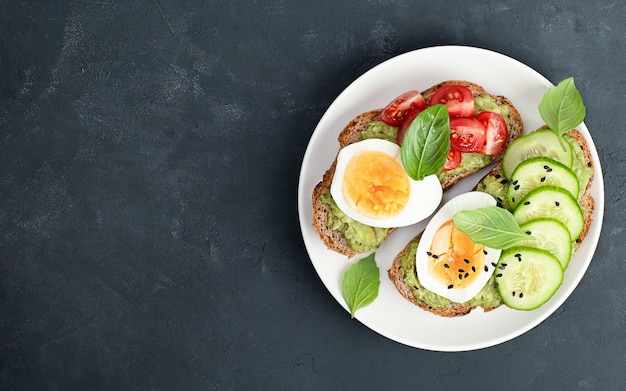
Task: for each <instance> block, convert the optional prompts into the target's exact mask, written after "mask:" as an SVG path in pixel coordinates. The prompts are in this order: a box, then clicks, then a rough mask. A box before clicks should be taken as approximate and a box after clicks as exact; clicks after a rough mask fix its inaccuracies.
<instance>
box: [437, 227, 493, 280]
mask: <svg viewBox="0 0 626 391" xmlns="http://www.w3.org/2000/svg"><path fill="white" fill-rule="evenodd" d="M483 251H484V246H483V245H481V244H476V243H474V242H473V241H472V239H470V237H469V236H467V235H466V234H464V233H463V232H461V231H459V230H458V229H457V228H456V227H455V226H454V222H453V221H452V220H448V221H446V222H445V223H443V224H442V225H441V227H439V229H438V230H437V232H436V233H435V235H434V236H433V241H432V243H431V247H430V253H431V254H430V257H431V260H432V262H429V271H430V274H431V275H432V276H434V277H435V278H436V279H438V280H439V281H440V282H441V283H442V284H445V285H446V286H447V287H448V288H449V289H452V288H464V287H466V286H468V285H470V284H471V283H472V282H473V281H474V280H475V279H476V277H478V275H479V273H481V272H482V271H483V270H482V269H483V268H484V262H485V254H484V252H483Z"/></svg>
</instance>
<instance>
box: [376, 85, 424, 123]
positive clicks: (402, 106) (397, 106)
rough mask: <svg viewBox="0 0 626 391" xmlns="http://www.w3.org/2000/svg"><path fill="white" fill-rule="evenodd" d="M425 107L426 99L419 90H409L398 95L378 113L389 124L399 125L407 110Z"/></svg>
mask: <svg viewBox="0 0 626 391" xmlns="http://www.w3.org/2000/svg"><path fill="white" fill-rule="evenodd" d="M425 108H426V101H425V100H424V98H423V97H422V94H420V93H419V91H415V90H411V91H407V92H405V93H404V94H402V95H400V96H399V97H397V98H396V99H394V100H393V101H392V102H391V103H389V104H388V105H387V107H385V108H384V109H383V111H382V112H381V113H380V119H381V120H382V121H383V122H384V123H386V124H387V125H391V126H400V124H402V120H403V119H404V117H405V116H406V114H407V113H408V112H411V111H415V110H417V111H422V110H424V109H425Z"/></svg>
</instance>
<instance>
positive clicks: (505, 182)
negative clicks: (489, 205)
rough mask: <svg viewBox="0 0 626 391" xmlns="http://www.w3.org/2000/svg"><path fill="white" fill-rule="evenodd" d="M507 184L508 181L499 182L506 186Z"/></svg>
mask: <svg viewBox="0 0 626 391" xmlns="http://www.w3.org/2000/svg"><path fill="white" fill-rule="evenodd" d="M507 182H508V181H507V180H506V179H503V180H501V181H500V183H502V184H503V185H506V184H507Z"/></svg>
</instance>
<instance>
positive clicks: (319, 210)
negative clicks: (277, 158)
mask: <svg viewBox="0 0 626 391" xmlns="http://www.w3.org/2000/svg"><path fill="white" fill-rule="evenodd" d="M453 84H456V85H463V86H466V87H467V88H469V89H470V90H471V91H472V93H473V94H474V96H480V95H484V94H487V91H485V89H484V88H483V87H481V86H479V85H477V84H475V83H471V82H468V81H464V80H448V81H445V82H442V83H439V84H436V85H434V86H432V87H430V88H428V89H427V90H424V91H423V92H422V96H423V97H424V99H425V100H426V101H427V102H428V101H429V100H430V97H431V96H432V94H433V93H434V92H435V91H436V90H437V89H439V88H441V87H444V86H447V85H453ZM490 96H491V97H492V98H493V99H494V100H495V101H496V102H497V103H498V105H507V106H508V107H509V117H510V120H509V123H510V129H509V139H508V142H507V145H508V144H510V143H511V142H512V141H513V140H515V139H516V138H518V137H520V136H521V135H522V133H523V130H524V128H523V121H522V117H521V116H520V114H519V112H518V111H517V109H516V108H515V106H513V104H512V102H511V101H510V100H509V99H507V98H506V97H504V96H497V95H491V94H490ZM381 111H382V110H381V109H377V110H371V111H368V112H364V113H361V114H359V115H357V116H356V117H355V118H353V119H352V120H351V121H350V122H349V123H348V124H347V125H346V126H345V127H344V129H343V130H342V131H341V133H340V134H339V136H338V137H337V140H338V141H339V148H340V149H341V148H344V147H345V146H347V145H349V144H352V143H355V142H357V141H359V140H360V138H361V133H362V132H363V131H364V130H365V129H367V126H368V124H369V123H370V122H372V121H374V120H376V119H378V118H379V115H380V112H381ZM501 159H502V154H500V155H497V156H494V157H493V158H492V160H491V162H492V163H493V162H498V161H500V160H501ZM336 162H337V160H336V158H335V161H334V162H333V163H332V165H331V168H329V169H328V170H327V171H326V173H325V174H324V176H323V178H322V180H321V181H320V182H319V183H318V184H317V186H316V187H315V189H314V190H313V194H312V202H313V212H312V213H313V228H314V229H315V231H316V232H317V233H318V235H319V236H320V238H321V239H322V241H323V242H324V244H325V245H326V247H328V248H329V249H330V250H333V251H335V252H338V253H340V254H343V255H345V256H347V257H349V258H351V257H354V256H355V255H357V254H359V252H357V251H355V250H354V249H352V248H351V247H350V245H349V244H348V241H347V240H346V238H345V236H344V235H343V234H342V233H341V232H339V231H336V230H332V229H330V228H328V226H327V224H326V223H327V222H328V213H329V211H330V208H329V206H328V205H326V204H324V203H323V202H322V201H321V200H320V196H321V195H322V194H324V193H325V192H326V191H328V189H330V185H331V183H332V179H333V175H334V172H335V165H336ZM480 169H481V168H477V169H474V170H469V171H466V172H463V173H460V174H457V175H452V176H450V177H448V178H447V179H446V180H445V181H444V182H443V183H442V184H441V186H442V188H443V190H447V189H449V188H450V187H452V186H453V185H454V184H456V183H457V182H458V181H460V180H461V179H463V178H465V177H467V176H470V175H472V174H474V173H476V172H478V171H479V170H480ZM394 230H395V228H392V229H390V230H389V234H391V233H392V232H393V231H394Z"/></svg>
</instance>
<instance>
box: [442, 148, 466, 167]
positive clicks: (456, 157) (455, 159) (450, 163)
mask: <svg viewBox="0 0 626 391" xmlns="http://www.w3.org/2000/svg"><path fill="white" fill-rule="evenodd" d="M461 155H462V153H461V152H460V151H457V150H456V149H452V148H450V152H448V158H447V159H446V164H444V165H443V169H442V170H441V171H450V170H454V169H455V168H457V167H458V166H459V164H461Z"/></svg>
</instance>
